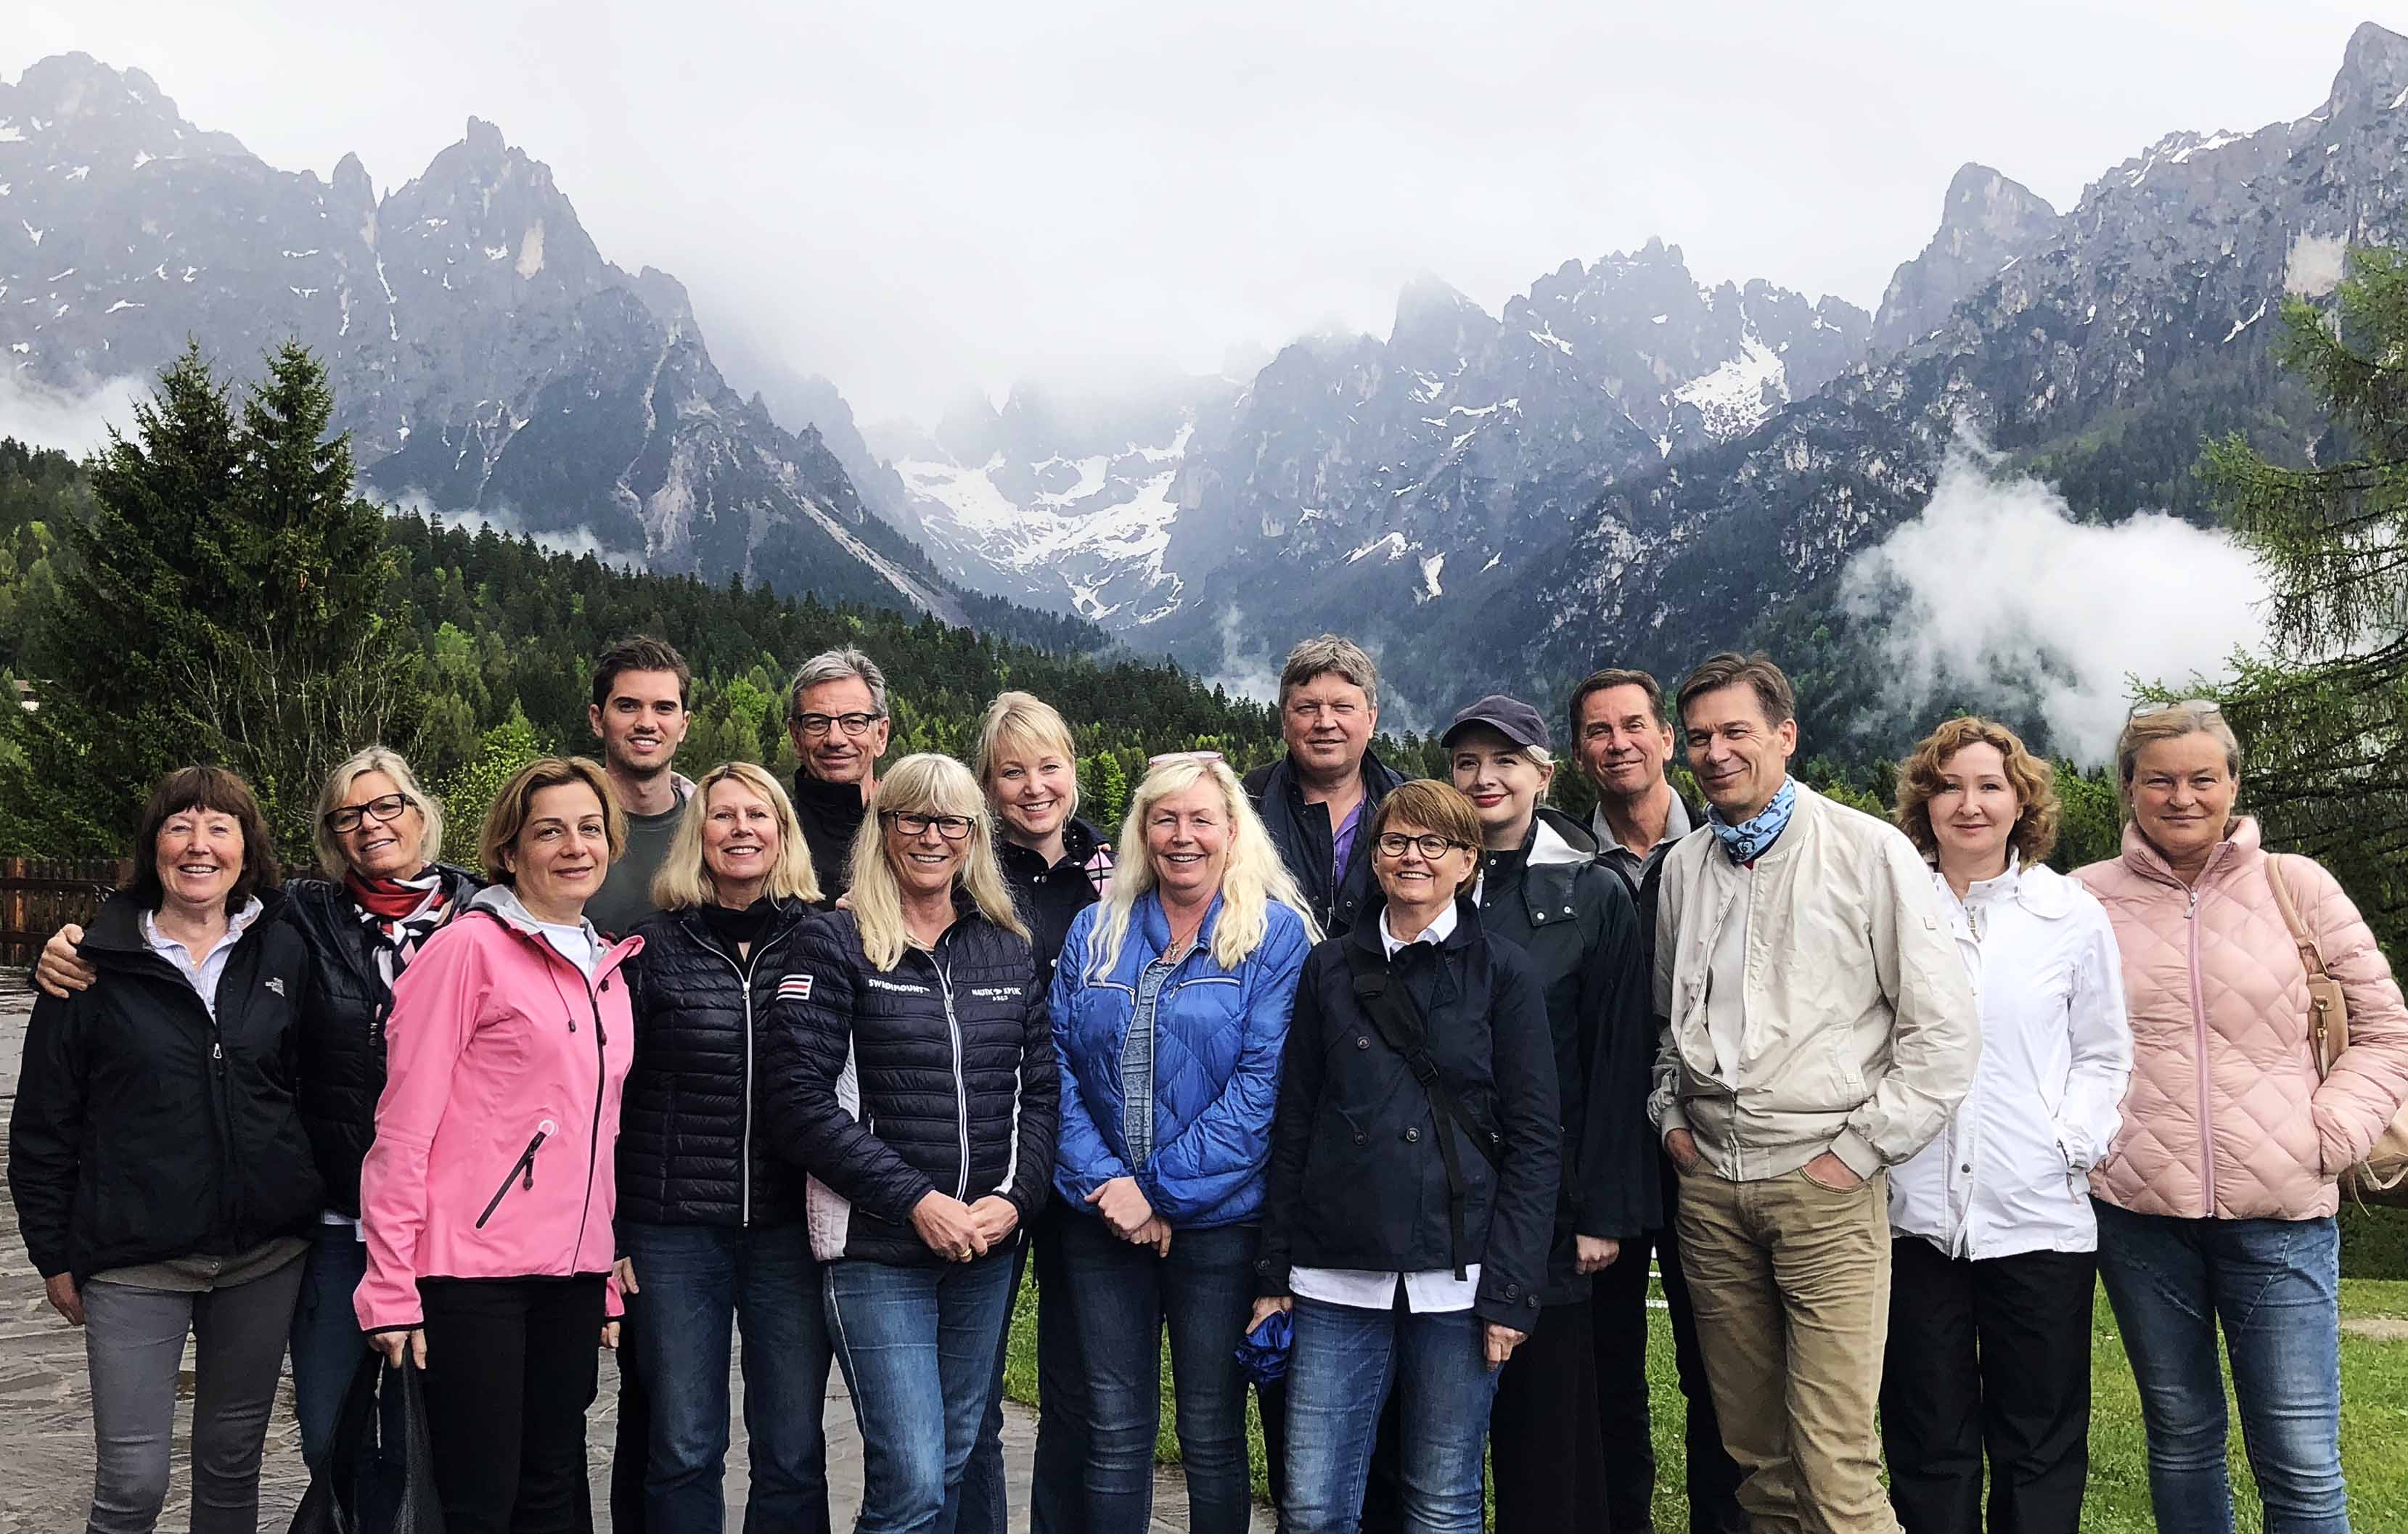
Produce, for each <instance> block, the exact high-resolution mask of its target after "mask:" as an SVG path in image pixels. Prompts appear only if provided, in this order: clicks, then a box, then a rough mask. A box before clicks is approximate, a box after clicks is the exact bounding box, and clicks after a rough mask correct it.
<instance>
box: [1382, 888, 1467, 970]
mask: <svg viewBox="0 0 2408 1534" xmlns="http://www.w3.org/2000/svg"><path fill="white" fill-rule="evenodd" d="M1454 936H1455V902H1454V901H1452V900H1450V901H1448V902H1447V905H1446V909H1445V910H1441V911H1440V912H1439V913H1438V920H1436V921H1434V922H1432V923H1430V925H1427V926H1426V927H1424V928H1422V932H1421V936H1420V937H1418V938H1415V939H1413V942H1417V943H1442V942H1444V941H1446V940H1447V939H1449V938H1452V937H1454ZM1380 946H1381V947H1382V948H1384V949H1386V950H1387V953H1388V957H1390V958H1392V959H1393V958H1395V957H1396V956H1397V950H1398V949H1400V948H1409V947H1411V946H1412V944H1411V943H1405V942H1401V941H1399V940H1398V938H1397V934H1396V930H1395V929H1394V928H1393V927H1391V926H1389V925H1388V912H1387V909H1386V908H1385V907H1383V908H1381V910H1380Z"/></svg>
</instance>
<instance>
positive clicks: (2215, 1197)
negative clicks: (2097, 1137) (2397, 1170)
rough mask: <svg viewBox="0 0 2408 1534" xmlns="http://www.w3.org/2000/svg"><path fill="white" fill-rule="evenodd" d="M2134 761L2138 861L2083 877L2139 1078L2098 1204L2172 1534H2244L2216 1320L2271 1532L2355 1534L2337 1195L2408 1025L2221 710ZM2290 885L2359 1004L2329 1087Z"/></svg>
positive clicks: (2407, 1072)
mask: <svg viewBox="0 0 2408 1534" xmlns="http://www.w3.org/2000/svg"><path fill="white" fill-rule="evenodd" d="M2116 757H2117V767H2118V769H2119V771H2120V772H2121V774H2122V779H2123V786H2124V796H2125V802H2126V804H2127V805H2128V809H2129V812H2130V816H2131V820H2130V824H2128V825H2127V826H2126V828H2125V831H2124V851H2123V855H2122V856H2121V857H2119V858H2116V859H2114V860H2113V861H2110V862H2105V863H2094V864H2092V865H2091V866H2090V867H2086V868H2084V869H2081V870H2080V871H2079V872H2078V873H2077V874H2076V875H2075V877H2076V878H2077V879H2079V880H2080V881H2081V882H2083V883H2084V884H2085V885H2087V886H2088V887H2089V889H2090V891H2091V893H2092V894H2094V895H2096V896H2098V897H2099V899H2100V903H2101V904H2102V905H2104V906H2105V907H2106V908H2107V914H2108V918H2109V920H2110V921H2112V922H2113V923H2114V927H2115V938H2116V942H2117V944H2118V945H2119V946H2120V948H2121V949H2122V951H2123V963H2124V983H2125V990H2126V996H2127V1000H2128V1007H2129V1012H2130V1018H2131V1026H2132V1042H2133V1068H2132V1084H2131V1088H2130V1090H2129V1092H2128V1094H2127V1096H2126V1097H2125V1100H2124V1113H2123V1116H2124V1127H2123V1130H2122V1132H2121V1133H2119V1134H2118V1135H2117V1136H2116V1139H2115V1142H2114V1148H2113V1149H2112V1150H2111V1152H2110V1153H2109V1154H2108V1157H2107V1159H2106V1161H2105V1162H2103V1163H2102V1164H2101V1165H2100V1167H2099V1168H2098V1169H2097V1170H2096V1171H2094V1172H2093V1173H2092V1174H2091V1192H2092V1194H2093V1196H2094V1197H2095V1199H2096V1202H2097V1209H2098V1214H2099V1268H2100V1276H2101V1278H2102V1279H2104V1281H2105V1283H2106V1285H2107V1297H2108V1299H2109V1301H2110V1302H2111V1303H2112V1304H2113V1305H2114V1309H2115V1318H2116V1322H2117V1324H2118V1326H2119V1327H2120V1329H2121V1330H2122V1332H2123V1337H2124V1346H2125V1349H2126V1352H2127V1353H2128V1355H2129V1356H2130V1359H2131V1364H2132V1372H2133V1374H2134V1376H2135V1378H2136V1379H2137V1380H2138V1381H2139V1383H2140V1387H2141V1409H2142V1414H2143V1418H2144V1419H2145V1420H2146V1423H2147V1427H2148V1437H2149V1491H2150V1498H2151V1500H2152V1502H2153V1503H2154V1504H2155V1507H2156V1510H2157V1527H2158V1528H2159V1529H2161V1530H2165V1531H2168V1534H2171V1531H2174V1530H2181V1531H2183V1534H2195V1531H2200V1530H2208V1531H2214V1530H2229V1529H2230V1528H2231V1527H2232V1489H2231V1484H2230V1482H2229V1478H2228V1476H2227V1475H2226V1472H2225V1409H2224V1382H2223V1377H2222V1372H2221V1370H2220V1369H2218V1367H2217V1363H2216V1331H2217V1328H2218V1326H2221V1328H2222V1330H2223V1334H2224V1343H2225V1348H2226V1350H2227V1351H2228V1352H2229V1354H2230V1355H2231V1358H2232V1383H2233V1394H2234V1396H2235V1398H2237V1399H2238V1400H2239V1402H2240V1405H2241V1426H2242V1434H2243V1440H2244V1441H2245V1443H2246V1445H2247V1448H2248V1453H2249V1461H2250V1466H2251V1469H2253V1470H2255V1472H2256V1474H2257V1487H2258V1492H2259V1495H2260V1497H2261V1498H2263V1500H2264V1503H2265V1527H2266V1530H2267V1534H2347V1530H2348V1528H2349V1509H2348V1502H2347V1498H2346V1496H2345V1493H2344V1491H2343V1482H2342V1470H2341V1342H2340V1301H2339V1294H2340V1283H2341V1275H2340V1240H2339V1238H2338V1236H2337V1234H2336V1232H2335V1229H2334V1225H2333V1212H2334V1210H2335V1209H2336V1207H2337V1206H2338V1202H2339V1198H2338V1195H2337V1194H2336V1192H2335V1189H2334V1186H2333V1180H2334V1178H2335V1177H2336V1176H2338V1175H2339V1174H2340V1173H2341V1172H2343V1171H2344V1170H2345V1169H2347V1168H2349V1166H2350V1165H2351V1164H2352V1163H2354V1162H2356V1161H2357V1160H2358V1159H2359V1158H2360V1157H2362V1156H2363V1155H2365V1154H2366V1153H2367V1151H2368V1149H2369V1148H2370V1147H2372V1145H2373V1143H2374V1140H2375V1139H2376V1137H2377V1136H2378V1135H2380V1134H2381V1133H2382V1132H2383V1129H2384V1126H2385V1125H2386V1124H2388V1123H2389V1122H2390V1120H2391V1117H2392V1115H2393V1114H2394V1113H2396V1112H2398V1111H2399V1109H2400V1104H2401V1098H2402V1097H2403V1096H2408V1008H2403V1006H2402V1004H2401V995H2400V986H2399V984H2398V982H2396V981H2395V980H2394V979H2393V977H2392V974H2391V969H2390V966H2389V965H2388V964H2387V963H2386V961H2385V959H2384V957H2383V954H2382V953H2381V952H2380V951H2379V950H2378V949H2377V948H2376V947H2375V944H2374V939H2373V935H2372V933H2371V932H2370V931H2369V930H2368V929H2367V925H2366V923H2365V921H2364V920H2363V919H2362V918H2360V916H2359V915H2358V908H2357V907H2356V906H2354V905H2353V904H2351V903H2350V898H2349V896H2347V895H2346V894H2344V893H2343V890H2342V888H2341V885H2340V884H2339V883H2338V882H2336V881H2335V880H2334V879H2333V877H2332V875H2330V874H2329V873H2327V872H2326V871H2325V870H2324V869H2323V868H2322V867H2318V866H2317V865H2316V864H2315V863H2314V862H2312V861H2311V860H2309V859H2307V858H2304V857H2298V856H2284V857H2281V858H2275V857H2272V856H2271V855H2270V854H2269V853H2267V852H2266V850H2265V849H2264V847H2263V846H2262V845H2261V844H2260V842H2259V839H2258V830H2257V822H2256V821H2254V820H2252V819H2249V818H2248V817H2246V816H2236V815H2235V814H2234V813H2233V806H2234V802H2235V801H2236V799H2237V798H2238V797H2239V795H2240V776H2239V772H2240V748H2239V745H2238V743H2237V742H2236V741H2235V739H2234V738H2233V735H2232V731H2231V729H2230V727H2229V725H2227V724H2225V722H2224V717H2223V715H2222V714H2221V713H2220V712H2218V711H2217V710H2215V708H2214V706H2213V705H2210V704H2205V703H2200V702H2188V703H2181V704H2176V705H2173V706H2172V707H2170V708H2163V709H2155V710H2148V711H2146V712H2143V713H2141V714H2138V715H2135V716H2134V717H2133V719H2132V720H2131V722H2130V723H2129V724H2127V725H2126V726H2125V730H2124V738H2123V739H2122V741H2121V742H2120V743H2119V745H2118V747H2117V751H2116ZM2278 871H2279V876H2280V877H2281V878H2282V880H2283V881H2284V883H2285V885H2286V888H2287V889H2288V891H2289V892H2290V895H2291V897H2292V900H2293V902H2294V904H2295V905H2296V907H2297V909H2298V911H2299V914H2300V921H2301V923H2302V925H2304V926H2305V927H2306V928H2307V929H2308V932H2309V935H2310V936H2312V937H2313V938H2314V939H2315V941H2316V944H2317V947H2318V949H2319V951H2320V953H2322V955H2323V958H2324V962H2325V966H2326V968H2328V969H2329V971H2330V972H2331V973H2332V975H2333V976H2334V977H2335V978H2336V979H2338V980H2339V981H2340V982H2342V985H2343V990H2344V992H2345V993H2346V995H2347V998H2348V1003H2349V1014H2350V1046H2349V1048H2348V1049H2347V1050H2345V1051H2344V1052H2343V1054H2342V1055H2341V1056H2340V1058H2339V1059H2338V1060H2336V1061H2335V1062H2334V1063H2333V1068H2332V1071H2331V1074H2330V1075H2329V1076H2327V1077H2324V1078H2323V1079H2321V1080H2320V1079H2319V1078H2318V1075H2317V1071H2316V1064H2315V1055H2314V1054H2313V1052H2312V1050H2311V1047H2310V1040H2309V1029H2308V991H2307V975H2306V968H2305V966H2304V964H2303V963H2302V961H2301V958H2300V950H2299V947H2298V945H2297V944H2296V943H2294V942H2293V940H2292V938H2291V934H2290V930H2289V928H2288V927H2287V926H2286V924H2285V922H2284V919H2283V914H2282V910H2281V907H2280V906H2279V905H2278V904H2277V903H2276V899H2275V895H2274V887H2273V884H2272V877H2273V876H2274V875H2275V874H2276V873H2277V872H2278Z"/></svg>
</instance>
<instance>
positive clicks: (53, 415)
mask: <svg viewBox="0 0 2408 1534" xmlns="http://www.w3.org/2000/svg"><path fill="white" fill-rule="evenodd" d="M0 355H5V354H0ZM149 397H150V390H149V386H148V384H146V383H145V382H144V380H141V379H138V378H135V377H132V376H130V375H129V376H127V377H124V378H115V379H109V380H107V381H106V382H103V383H100V384H97V385H95V386H93V388H92V389H90V390H88V391H84V392H81V393H79V392H76V391H72V390H64V389H52V388H50V387H47V386H46V385H43V384H39V383H33V382H29V381H27V380H23V379H21V378H17V377H14V376H12V375H11V374H7V373H0V437H15V438H16V439H17V440H18V441H20V442H22V443H24V444H26V445H27V446H28V447H36V448H56V449H58V450H59V451H60V452H68V453H73V454H75V455H76V456H78V457H81V456H82V455H83V454H85V453H88V452H95V451H97V450H99V449H101V448H103V447H106V446H108V428H109V427H111V426H115V427H116V428H117V429H118V430H119V431H121V432H131V431H132V430H133V429H134V407H135V404H136V402H137V401H140V400H143V399H147V398H149Z"/></svg>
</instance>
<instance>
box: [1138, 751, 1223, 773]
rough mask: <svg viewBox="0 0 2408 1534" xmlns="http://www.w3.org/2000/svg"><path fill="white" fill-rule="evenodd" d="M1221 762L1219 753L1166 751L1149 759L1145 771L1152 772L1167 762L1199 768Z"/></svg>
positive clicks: (1146, 760)
mask: <svg viewBox="0 0 2408 1534" xmlns="http://www.w3.org/2000/svg"><path fill="white" fill-rule="evenodd" d="M1220 760H1222V756H1221V753H1219V752H1217V751H1166V752H1164V753H1162V754H1161V755H1159V756H1149V757H1147V758H1146V759H1145V769H1146V770H1147V771H1148V772H1152V771H1153V770H1154V768H1155V767H1160V766H1162V765H1163V764H1164V763H1165V762H1194V763H1197V765H1199V766H1206V767H1209V766H1211V764H1212V763H1214V762H1218V761H1220Z"/></svg>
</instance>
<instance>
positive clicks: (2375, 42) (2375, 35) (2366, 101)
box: [2321, 22, 2408, 118]
mask: <svg viewBox="0 0 2408 1534" xmlns="http://www.w3.org/2000/svg"><path fill="white" fill-rule="evenodd" d="M2403 90H2408V37H2403V36H2401V35H2400V34H2399V33H2397V32H2393V31H2391V30H2390V29H2389V28H2387V27H2382V26H2378V25H2376V24H2375V23H2374V22H2363V23H2361V24H2360V25H2359V27H2358V30H2357V31H2356V32H2353V33H2351V34H2350V37H2349V46H2348V47H2347V48H2345V49H2343V50H2342V56H2341V68H2340V70H2339V71H2338V72H2337V73H2336V74H2335V75H2334V76H2333V83H2332V92H2331V93H2330V94H2329V95H2328V96H2327V97H2326V98H2325V104H2324V107H2323V108H2321V112H2322V114H2323V115H2324V116H2326V117H2328V118H2329V117H2333V116H2337V115H2339V114H2341V113H2343V112H2346V111H2351V110H2354V109H2355V110H2375V111H2381V110H2386V109H2388V108H2394V107H2400V106H2408V103H2403V102H2401V99H2400V97H2401V93H2402V92H2403Z"/></svg>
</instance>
